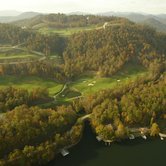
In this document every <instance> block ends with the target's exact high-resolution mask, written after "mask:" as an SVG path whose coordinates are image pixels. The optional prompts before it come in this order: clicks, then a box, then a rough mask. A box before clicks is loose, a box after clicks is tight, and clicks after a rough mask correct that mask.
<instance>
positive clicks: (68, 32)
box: [39, 26, 96, 36]
mask: <svg viewBox="0 0 166 166" xmlns="http://www.w3.org/2000/svg"><path fill="white" fill-rule="evenodd" d="M95 28H96V26H88V27H76V28H62V29H57V28H40V29H39V32H40V33H42V34H51V33H55V34H59V35H62V36H70V35H72V34H74V33H78V32H82V31H89V30H92V29H95Z"/></svg>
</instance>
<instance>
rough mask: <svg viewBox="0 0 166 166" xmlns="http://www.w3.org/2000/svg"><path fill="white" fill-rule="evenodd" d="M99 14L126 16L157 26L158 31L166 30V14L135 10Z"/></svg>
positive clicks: (134, 20) (137, 21) (135, 20)
mask: <svg viewBox="0 0 166 166" xmlns="http://www.w3.org/2000/svg"><path fill="white" fill-rule="evenodd" d="M99 15H102V16H117V17H125V18H127V19H129V20H130V21H133V22H136V23H141V24H146V25H149V26H151V27H153V28H156V30H157V31H161V32H166V14H160V15H152V14H144V13H133V12H106V13H99Z"/></svg>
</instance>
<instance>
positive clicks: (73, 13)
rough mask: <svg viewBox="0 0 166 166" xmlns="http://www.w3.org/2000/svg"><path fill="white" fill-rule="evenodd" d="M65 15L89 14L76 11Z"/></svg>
mask: <svg viewBox="0 0 166 166" xmlns="http://www.w3.org/2000/svg"><path fill="white" fill-rule="evenodd" d="M67 15H83V16H85V15H90V13H86V12H80V11H77V12H71V13H68V14H67Z"/></svg>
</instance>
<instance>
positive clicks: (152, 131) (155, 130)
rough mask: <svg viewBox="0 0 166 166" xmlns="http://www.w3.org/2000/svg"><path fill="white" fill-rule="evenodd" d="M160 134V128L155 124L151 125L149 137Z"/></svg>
mask: <svg viewBox="0 0 166 166" xmlns="http://www.w3.org/2000/svg"><path fill="white" fill-rule="evenodd" d="M159 132H160V128H159V126H158V124H157V123H153V124H152V126H151V128H150V135H151V136H157V135H158V134H159Z"/></svg>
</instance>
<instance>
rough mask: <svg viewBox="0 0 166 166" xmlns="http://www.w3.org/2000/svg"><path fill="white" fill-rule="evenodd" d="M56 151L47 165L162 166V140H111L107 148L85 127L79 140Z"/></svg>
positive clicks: (165, 146)
mask: <svg viewBox="0 0 166 166" xmlns="http://www.w3.org/2000/svg"><path fill="white" fill-rule="evenodd" d="M69 151H70V154H69V155H68V156H66V157H62V156H61V155H60V154H59V155H58V156H57V157H56V158H55V160H54V161H52V162H51V163H50V164H49V166H166V140H165V141H161V140H160V139H159V138H158V139H153V140H152V139H148V140H143V139H141V138H140V139H136V140H126V141H123V142H120V143H113V144H112V145H111V146H110V147H109V146H105V145H104V143H99V142H97V140H96V139H95V135H94V134H93V133H92V131H91V129H90V127H89V126H86V128H85V131H84V136H83V138H82V140H81V142H80V143H79V144H78V145H77V146H75V147H73V148H72V149H69Z"/></svg>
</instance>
